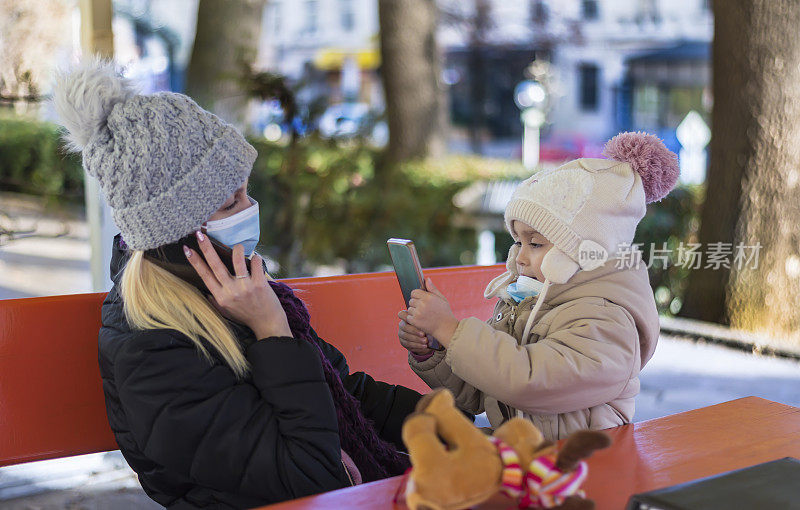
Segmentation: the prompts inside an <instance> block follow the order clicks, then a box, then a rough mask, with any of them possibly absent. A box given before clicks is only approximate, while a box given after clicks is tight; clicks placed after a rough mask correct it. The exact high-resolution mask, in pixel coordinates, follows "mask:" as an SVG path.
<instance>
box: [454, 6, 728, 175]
mask: <svg viewBox="0 0 800 510" xmlns="http://www.w3.org/2000/svg"><path fill="white" fill-rule="evenodd" d="M481 1H483V2H485V3H487V4H488V8H485V9H484V16H488V18H489V19H488V20H480V19H476V17H477V16H478V13H477V12H476V10H475V9H474V8H473V9H471V10H467V12H466V13H461V14H462V15H461V16H459V12H460V11H459V9H462V10H463V4H465V3H470V4H472V5H475V4H480V3H481ZM440 4H442V6H443V9H444V10H445V12H447V10H448V9H451V10H455V11H456V15H455V16H450V19H451V22H450V23H449V24H448V23H444V24H443V26H442V28H441V32H440V34H439V41H440V44H442V45H443V47H444V48H446V50H445V51H446V62H447V64H446V67H445V79H446V81H447V82H448V83H449V84H450V87H451V98H452V108H453V120H454V122H456V124H464V125H469V123H470V121H471V120H472V119H474V116H475V115H476V112H475V108H483V112H477V115H479V116H480V115H481V114H482V116H483V118H484V121H483V122H482V126H481V128H482V129H484V130H485V132H486V134H488V136H489V138H504V137H508V136H513V137H518V136H520V135H521V131H522V126H521V123H520V122H519V116H518V112H517V111H516V107H515V105H514V103H513V100H512V96H513V89H514V86H515V85H516V84H517V83H518V82H519V81H520V80H521V79H522V78H523V72H524V69H525V67H526V66H527V65H528V63H529V62H530V61H531V60H533V59H543V60H546V61H549V62H550V63H551V64H552V65H551V69H552V77H551V78H552V81H553V89H552V91H551V93H552V94H553V96H554V97H553V98H552V109H551V111H550V112H549V114H548V126H547V128H546V130H545V133H544V135H545V143H544V144H543V146H542V152H543V154H542V155H543V157H546V156H547V153H548V152H549V153H550V154H551V156H552V157H553V158H556V159H558V158H560V157H561V156H562V155H563V156H566V155H567V153H572V154H573V155H592V154H593V153H597V152H598V151H599V147H600V143H601V142H603V141H604V140H606V139H608V137H609V136H611V135H613V134H614V133H617V132H619V131H622V130H630V129H647V130H648V131H653V132H657V133H658V134H659V135H661V136H662V138H665V140H666V141H667V142H668V144H669V145H670V146H671V148H675V147H676V144H677V141H676V140H675V128H676V127H677V125H678V123H679V122H680V121H681V120H682V119H683V118H684V117H685V116H686V114H688V113H689V111H691V110H696V111H698V112H699V113H700V114H701V115H706V114H707V112H708V110H709V108H710V104H709V93H708V87H709V85H710V80H709V75H710V72H709V65H710V61H709V46H710V41H711V39H712V37H713V17H712V13H711V10H710V8H709V2H708V1H707V0H638V1H623V0H559V1H557V2H556V1H553V0H550V1H548V0H529V1H523V2H503V1H499V0H478V1H477V2H475V1H473V2H455V1H451V2H446V1H444V0H440ZM464 14H466V16H464ZM465 17H466V20H464V18H465ZM453 18H455V19H454V20H453ZM446 20H447V18H446V19H445V21H446ZM481 27H482V28H481ZM476 54H477V55H476ZM471 59H472V60H471ZM475 60H477V61H478V62H480V65H478V66H476V65H475V63H474V62H475ZM471 63H472V65H471ZM476 70H477V73H476ZM473 80H475V81H477V82H478V83H479V84H481V85H480V86H481V87H482V88H483V89H484V90H483V91H482V93H480V92H479V93H477V94H476V92H475V90H474V86H475V85H474V84H473ZM475 97H483V98H484V100H483V102H482V103H480V104H477V105H476V101H475V99H474V98H475ZM562 153H563V154H562Z"/></svg>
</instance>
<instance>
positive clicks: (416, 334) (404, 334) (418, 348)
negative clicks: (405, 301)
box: [397, 310, 432, 356]
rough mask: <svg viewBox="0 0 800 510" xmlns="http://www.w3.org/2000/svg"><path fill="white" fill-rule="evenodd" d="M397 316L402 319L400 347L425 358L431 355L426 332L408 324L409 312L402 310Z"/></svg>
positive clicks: (399, 333) (399, 334)
mask: <svg viewBox="0 0 800 510" xmlns="http://www.w3.org/2000/svg"><path fill="white" fill-rule="evenodd" d="M397 316H398V317H400V331H399V332H398V336H399V337H400V345H402V346H403V347H405V348H406V349H408V350H409V351H411V352H412V353H413V354H416V355H417V356H425V355H426V354H428V353H430V352H431V351H432V349H431V348H429V347H428V337H426V336H425V332H424V331H422V330H420V329H417V328H415V327H414V326H412V325H411V324H409V323H408V322H406V319H407V318H408V311H407V310H401V311H400V313H398V314H397Z"/></svg>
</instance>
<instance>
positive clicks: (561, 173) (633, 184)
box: [485, 133, 679, 297]
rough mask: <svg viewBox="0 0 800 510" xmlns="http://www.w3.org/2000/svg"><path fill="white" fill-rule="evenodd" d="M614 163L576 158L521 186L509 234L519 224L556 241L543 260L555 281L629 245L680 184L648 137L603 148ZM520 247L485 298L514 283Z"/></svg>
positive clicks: (673, 166) (622, 137)
mask: <svg viewBox="0 0 800 510" xmlns="http://www.w3.org/2000/svg"><path fill="white" fill-rule="evenodd" d="M603 153H604V155H605V156H607V157H608V158H609V159H589V158H584V159H577V160H574V161H570V162H568V163H566V164H564V165H562V166H560V167H558V168H555V169H551V170H543V171H540V172H537V173H536V174H534V175H532V176H531V177H529V178H528V179H526V180H525V181H523V182H522V183H521V184H520V185H519V186H518V187H517V189H516V190H515V191H514V194H513V195H512V197H511V200H510V202H509V203H508V206H507V207H506V212H505V224H506V228H507V229H508V231H509V232H511V235H512V236H513V237H514V240H515V241H516V240H517V239H516V235H515V233H514V232H513V230H512V228H511V222H512V221H514V220H518V221H521V222H523V223H525V224H527V225H529V226H530V227H532V228H533V229H535V230H536V231H538V232H539V233H540V234H542V235H543V236H544V237H545V238H546V239H547V240H548V241H550V242H552V243H553V245H554V246H553V247H552V248H551V249H550V251H549V252H548V253H547V255H545V257H544V259H543V260H542V267H541V270H542V274H543V275H544V276H545V278H546V279H547V280H549V281H550V282H551V283H566V282H567V281H569V279H570V278H572V276H573V275H574V274H575V273H576V272H578V271H579V270H587V271H590V270H592V269H595V268H597V267H599V266H600V265H602V264H603V263H604V262H605V261H606V260H608V259H609V258H611V257H613V256H614V255H615V254H616V253H617V252H618V251H619V249H620V247H621V246H626V245H630V244H631V243H632V242H633V236H634V234H635V232H636V226H637V225H638V224H639V221H640V220H641V219H642V218H643V217H644V214H645V211H646V207H645V206H646V204H647V203H651V202H655V201H658V200H661V199H662V198H664V197H665V196H666V195H667V194H668V193H669V192H670V190H672V188H674V187H675V184H676V183H677V181H678V174H679V167H678V158H677V156H676V155H675V154H674V153H673V152H671V151H670V150H669V149H667V148H666V146H665V145H664V143H663V142H662V141H661V140H659V139H658V138H657V137H655V136H653V135H649V134H646V133H622V134H619V135H617V136H615V137H614V138H612V139H611V140H609V142H608V143H607V144H606V146H605V149H604V152H603ZM517 252H518V248H517V247H516V246H515V245H512V247H511V249H510V250H509V253H508V260H507V262H506V268H507V270H508V271H507V272H506V273H504V274H503V275H500V276H499V277H497V278H496V279H495V280H493V281H492V282H491V283H490V284H489V286H488V287H487V288H486V292H485V295H486V297H492V296H494V295H496V294H497V292H498V291H499V289H500V288H504V287H505V286H506V285H508V283H511V282H512V281H513V280H514V279H516V277H517V276H518V275H517V271H516V264H515V259H516V255H517Z"/></svg>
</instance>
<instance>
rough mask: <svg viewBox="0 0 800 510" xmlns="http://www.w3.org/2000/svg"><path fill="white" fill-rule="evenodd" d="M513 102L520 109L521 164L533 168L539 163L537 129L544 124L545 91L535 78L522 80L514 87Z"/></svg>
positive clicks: (529, 168)
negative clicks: (521, 127) (521, 131)
mask: <svg viewBox="0 0 800 510" xmlns="http://www.w3.org/2000/svg"><path fill="white" fill-rule="evenodd" d="M514 102H515V103H516V104H517V107H518V108H519V109H520V119H521V120H522V124H523V126H524V131H523V133H522V165H523V166H524V167H525V168H527V169H528V170H533V169H534V168H536V165H538V164H539V129H540V128H541V127H542V124H544V111H545V105H546V104H547V91H546V90H545V88H544V86H543V85H542V84H541V83H539V82H538V81H536V80H524V81H521V82H519V83H518V84H517V86H516V87H515V88H514Z"/></svg>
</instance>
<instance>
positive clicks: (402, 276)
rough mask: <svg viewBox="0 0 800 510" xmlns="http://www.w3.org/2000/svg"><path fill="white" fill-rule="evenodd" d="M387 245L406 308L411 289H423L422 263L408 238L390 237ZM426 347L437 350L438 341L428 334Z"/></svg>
mask: <svg viewBox="0 0 800 510" xmlns="http://www.w3.org/2000/svg"><path fill="white" fill-rule="evenodd" d="M386 244H387V245H388V246H389V256H390V257H391V258H392V265H394V273H395V274H396V275H397V282H398V283H399V284H400V291H401V292H402V293H403V300H404V301H405V303H406V308H408V302H409V301H410V300H411V291H413V290H414V289H422V290H425V277H424V276H423V274H422V265H420V263H419V257H418V256H417V249H416V247H415V246H414V241H411V240H409V239H396V238H394V237H393V238H391V239H389V240H388V241H386ZM428 347H430V348H431V349H436V350H439V349H441V345H440V344H439V342H438V341H437V340H436V339H435V338H433V337H431V336H428Z"/></svg>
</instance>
